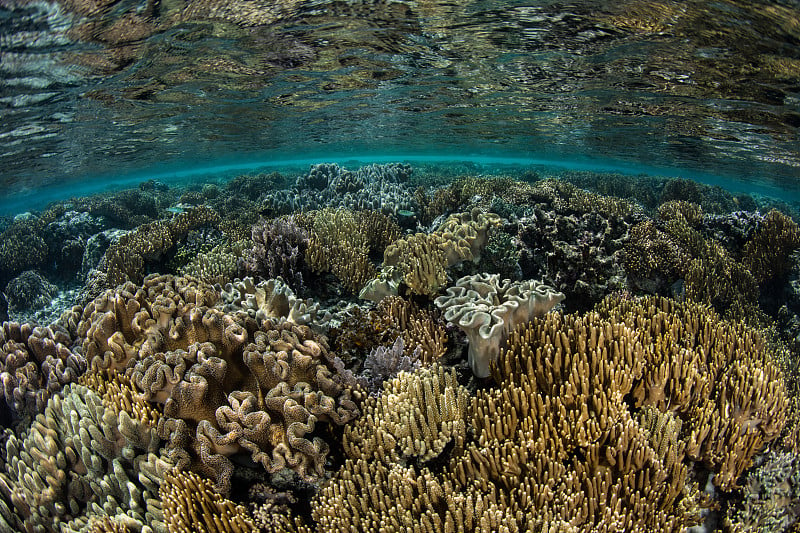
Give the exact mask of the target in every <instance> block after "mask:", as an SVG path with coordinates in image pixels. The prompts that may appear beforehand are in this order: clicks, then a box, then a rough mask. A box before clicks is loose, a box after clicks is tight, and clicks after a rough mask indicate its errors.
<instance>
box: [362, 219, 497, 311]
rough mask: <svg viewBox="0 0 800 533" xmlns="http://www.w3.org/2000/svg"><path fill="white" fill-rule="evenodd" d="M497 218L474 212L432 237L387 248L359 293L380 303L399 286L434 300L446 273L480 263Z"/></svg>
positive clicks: (415, 237)
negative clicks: (464, 264)
mask: <svg viewBox="0 0 800 533" xmlns="http://www.w3.org/2000/svg"><path fill="white" fill-rule="evenodd" d="M499 222H500V218H499V217H498V216H497V215H495V214H493V213H484V212H482V211H480V210H479V209H473V210H472V211H470V212H467V213H458V214H454V215H451V216H449V217H448V218H447V220H445V221H444V223H442V225H441V226H439V228H437V229H436V231H434V232H433V233H416V234H413V235H409V236H407V237H403V238H401V239H399V240H397V241H395V242H394V243H392V244H390V245H389V246H387V247H386V250H385V251H384V258H383V267H382V269H381V272H380V273H379V275H378V276H377V277H375V278H373V279H372V280H371V281H370V282H369V283H368V284H366V286H364V288H363V289H362V290H361V292H360V293H359V296H360V297H361V298H364V299H368V300H372V301H374V302H380V301H381V300H382V299H383V298H384V297H385V296H392V295H397V294H398V291H399V287H400V283H403V284H405V286H406V287H408V289H409V290H410V291H411V292H412V293H413V294H418V295H423V296H435V295H436V294H438V292H439V290H440V289H441V288H442V287H443V286H444V284H445V282H446V281H447V273H446V271H445V269H446V268H447V267H451V266H453V265H455V264H457V263H460V262H462V261H467V260H470V261H475V262H477V261H479V260H480V256H481V250H482V249H483V247H484V246H485V245H486V243H487V241H488V239H489V230H490V229H491V228H493V227H495V226H497V225H498V224H499Z"/></svg>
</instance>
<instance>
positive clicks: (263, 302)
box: [217, 277, 319, 330]
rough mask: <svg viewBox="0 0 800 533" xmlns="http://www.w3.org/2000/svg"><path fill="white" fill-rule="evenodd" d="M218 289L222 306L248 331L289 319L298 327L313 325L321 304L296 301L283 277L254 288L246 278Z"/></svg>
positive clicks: (259, 284)
mask: <svg viewBox="0 0 800 533" xmlns="http://www.w3.org/2000/svg"><path fill="white" fill-rule="evenodd" d="M217 290H218V291H219V293H220V301H219V307H221V309H222V310H223V311H224V312H225V313H226V314H230V315H236V317H237V321H239V322H240V323H242V324H244V325H245V327H246V328H247V329H248V330H255V329H258V328H260V327H261V325H262V324H263V322H264V321H265V320H267V319H270V318H278V319H286V320H288V321H289V322H294V323H295V324H302V325H308V324H312V323H314V321H315V319H316V317H317V312H318V311H319V304H317V303H314V301H313V300H311V298H308V299H306V300H301V299H299V298H297V297H296V296H295V295H294V292H292V289H290V288H289V286H288V285H286V284H285V283H284V282H283V280H282V279H281V278H277V279H269V280H264V281H262V282H260V283H258V285H255V284H253V278H250V277H246V278H244V279H243V280H238V279H237V280H235V281H234V282H233V283H227V284H226V285H225V287H219V288H218V289H217ZM250 321H253V323H252V324H251V323H250Z"/></svg>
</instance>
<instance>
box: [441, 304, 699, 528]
mask: <svg viewBox="0 0 800 533" xmlns="http://www.w3.org/2000/svg"><path fill="white" fill-rule="evenodd" d="M508 346H509V348H508V349H507V350H505V351H504V353H503V355H502V356H501V359H500V361H499V362H498V365H497V366H496V367H495V377H496V379H497V380H498V382H499V387H498V388H496V389H493V390H490V391H486V392H484V391H481V392H480V393H479V394H478V397H477V398H476V399H475V401H474V404H473V408H472V412H473V419H474V425H475V427H476V430H477V431H478V435H477V442H476V443H473V444H471V445H470V446H469V448H468V450H467V452H466V453H465V454H463V455H462V456H461V457H454V458H453V460H452V463H451V470H453V471H454V472H455V476H456V478H457V479H458V480H459V482H460V483H465V484H469V483H472V482H474V481H475V480H478V481H481V480H485V481H482V482H483V483H485V486H486V487H487V489H488V488H489V487H491V486H496V487H498V488H500V489H501V490H502V491H503V492H504V493H506V494H509V500H510V503H509V505H510V506H511V507H512V510H513V511H512V514H513V515H514V516H518V517H521V516H522V517H525V520H526V521H527V522H522V523H521V524H520V526H521V527H531V528H533V530H551V529H552V528H557V529H556V530H559V529H558V528H563V527H572V528H576V529H577V530H594V529H595V528H596V529H597V530H605V529H606V528H618V529H619V530H624V531H632V530H635V529H643V530H648V531H676V532H677V531H682V530H683V528H684V527H685V526H686V525H688V524H690V523H691V522H692V521H693V518H694V515H693V514H691V513H688V512H684V511H683V507H682V505H684V504H683V503H682V501H683V500H687V502H686V503H689V500H691V497H690V496H689V495H688V494H686V493H685V492H684V491H685V488H684V484H685V475H686V467H685V466H684V465H683V464H682V463H681V462H680V461H675V460H666V459H665V458H668V457H678V456H680V453H681V449H680V447H678V446H677V445H675V443H674V442H673V441H671V440H669V438H667V439H662V438H654V437H653V435H654V433H655V432H654V431H651V430H648V429H644V428H643V427H642V426H641V425H640V424H639V423H638V422H637V421H636V420H635V419H633V418H632V416H631V414H630V412H629V410H628V407H627V404H626V401H625V399H624V398H625V395H626V394H628V393H629V392H630V391H631V390H632V389H633V387H634V383H635V381H636V380H637V379H640V378H641V376H642V375H643V372H644V371H645V361H644V356H643V354H642V351H643V349H644V348H643V346H642V344H641V342H640V341H639V339H638V334H637V333H636V331H635V329H633V327H631V326H629V325H627V324H625V323H624V322H622V323H614V322H612V321H608V320H603V319H602V318H601V317H600V315H598V314H597V313H589V314H587V315H585V316H578V315H567V316H563V315H561V314H559V313H552V314H549V315H547V316H546V317H544V318H541V319H535V320H534V321H533V322H531V323H530V324H528V325H527V326H525V327H523V328H520V329H518V330H517V331H515V332H514V333H513V334H512V336H511V337H510V338H509V341H508ZM656 445H658V446H660V450H656V449H655V446H656ZM688 507H689V508H692V507H693V506H692V505H688Z"/></svg>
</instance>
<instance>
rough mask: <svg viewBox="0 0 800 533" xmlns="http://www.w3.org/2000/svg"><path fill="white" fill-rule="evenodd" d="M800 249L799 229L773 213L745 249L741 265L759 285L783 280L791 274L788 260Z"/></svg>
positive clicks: (787, 218) (793, 223) (769, 214)
mask: <svg viewBox="0 0 800 533" xmlns="http://www.w3.org/2000/svg"><path fill="white" fill-rule="evenodd" d="M798 247H800V228H798V226H797V224H796V223H795V222H794V221H793V220H792V219H791V218H789V217H788V216H786V215H784V214H783V213H781V212H780V211H776V210H775V209H773V210H772V211H770V212H769V213H767V216H766V217H764V221H763V222H762V224H761V226H760V228H759V230H758V232H757V233H756V234H755V235H754V236H753V238H752V239H750V240H749V241H747V243H745V245H744V251H743V257H742V263H743V264H744V266H745V268H747V270H749V271H750V273H751V274H752V275H753V276H754V277H755V279H756V281H757V282H758V283H763V282H764V281H766V280H768V279H770V278H774V277H777V276H782V275H784V274H786V272H787V271H788V270H789V266H790V264H789V256H790V255H791V253H792V252H793V251H795V250H796V249H797V248H798Z"/></svg>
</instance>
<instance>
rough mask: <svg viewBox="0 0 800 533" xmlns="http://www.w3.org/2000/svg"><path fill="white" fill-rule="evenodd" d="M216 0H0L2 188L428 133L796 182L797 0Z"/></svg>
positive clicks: (400, 143)
mask: <svg viewBox="0 0 800 533" xmlns="http://www.w3.org/2000/svg"><path fill="white" fill-rule="evenodd" d="M225 4H226V3H225V2H213V1H209V2H187V3H182V2H157V1H155V0H151V1H149V2H135V1H122V2H114V3H104V2H100V3H90V2H86V3H83V2H80V1H75V2H72V1H70V2H64V3H63V4H59V3H48V2H13V1H9V2H5V3H4V4H3V6H2V8H0V9H1V11H0V16H1V17H2V18H0V24H2V33H1V35H2V37H0V39H2V40H0V46H1V47H2V54H3V61H2V69H0V80H2V87H3V92H2V96H0V101H2V103H3V105H4V111H3V120H2V125H0V139H2V140H3V141H2V148H3V149H2V153H0V165H2V169H3V170H2V180H3V183H4V185H5V187H4V194H5V195H8V196H9V197H14V196H15V195H16V194H18V193H20V191H23V192H24V191H31V190H38V189H40V188H45V187H49V186H51V185H64V184H65V183H67V182H68V183H70V184H73V183H84V182H87V181H102V182H104V183H107V182H109V181H114V180H115V179H116V178H120V179H125V178H126V177H127V176H131V175H147V174H148V173H154V174H161V173H162V172H163V170H162V169H163V167H164V165H166V166H167V167H168V168H169V169H170V171H173V170H174V171H176V172H181V171H183V170H185V169H187V168H188V169H196V168H197V167H206V166H207V167H216V166H219V165H226V164H228V163H229V162H231V161H233V162H234V163H237V164H238V162H239V161H245V162H249V161H254V162H260V161H274V160H279V161H281V160H293V159H310V160H314V161H322V160H331V159H333V160H341V159H343V158H344V159H349V158H358V159H361V160H370V159H372V158H373V157H376V156H379V157H389V158H392V157H396V158H398V159H402V158H404V157H405V156H425V157H428V156H433V157H439V156H442V155H444V156H445V157H447V158H461V157H465V158H467V159H471V158H474V157H479V158H480V157H501V158H524V159H533V160H546V161H548V162H551V163H553V164H556V165H569V164H570V163H571V162H574V161H578V162H580V164H581V165H583V164H597V165H598V167H599V169H600V170H602V168H603V167H607V166H609V165H611V166H623V167H625V168H629V169H631V170H632V171H633V172H634V173H638V172H648V173H649V172H651V171H655V172H656V173H659V171H660V169H666V172H667V173H668V174H670V175H672V174H674V173H683V174H684V175H687V176H689V177H693V176H696V175H697V176H707V177H708V178H707V179H709V180H711V179H714V177H716V179H717V180H718V181H727V182H730V184H731V187H732V188H735V189H738V188H743V187H747V186H748V185H750V184H752V185H753V186H758V185H759V184H765V185H766V186H768V187H771V188H773V189H778V190H779V189H787V190H790V191H792V192H795V191H796V189H797V188H796V186H795V182H796V179H795V178H796V177H797V175H798V172H799V171H798V168H800V158H798V143H799V140H798V126H800V93H798V86H797V82H798V77H799V75H798V72H800V67H798V60H799V59H798V57H797V50H798V42H799V40H800V36H798V29H797V24H796V20H797V17H798V12H797V6H796V5H795V4H793V3H791V2H789V3H786V2H754V3H751V2H690V3H685V2H648V1H634V2H602V1H584V2H570V3H560V2H537V3H533V4H530V3H525V2H462V3H457V4H451V3H447V2H420V3H416V2H388V3H382V2H374V3H373V2H300V1H292V2H282V3H278V4H274V6H273V4H272V3H267V2H264V3H259V2H242V3H241V4H237V3H234V4H231V6H229V7H228V8H225V7H224V6H225ZM77 187H80V186H77ZM54 194H56V193H54ZM20 207H21V206H20ZM7 210H8V209H6V211H7Z"/></svg>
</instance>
